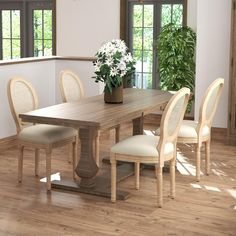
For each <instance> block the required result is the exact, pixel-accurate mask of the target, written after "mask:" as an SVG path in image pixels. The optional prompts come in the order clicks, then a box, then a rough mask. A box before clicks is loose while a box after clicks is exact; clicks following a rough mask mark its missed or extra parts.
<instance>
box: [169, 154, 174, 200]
mask: <svg viewBox="0 0 236 236" xmlns="http://www.w3.org/2000/svg"><path fill="white" fill-rule="evenodd" d="M170 197H171V198H172V199H174V198H175V158H173V159H172V160H171V161H170Z"/></svg>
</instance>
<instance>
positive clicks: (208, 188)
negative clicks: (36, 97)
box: [204, 185, 221, 192]
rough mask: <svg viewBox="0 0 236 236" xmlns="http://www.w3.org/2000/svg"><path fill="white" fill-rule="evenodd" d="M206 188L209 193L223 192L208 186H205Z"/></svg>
mask: <svg viewBox="0 0 236 236" xmlns="http://www.w3.org/2000/svg"><path fill="white" fill-rule="evenodd" d="M204 187H205V188H206V190H209V191H214V192H221V190H220V189H219V188H217V187H213V186H207V185H204Z"/></svg>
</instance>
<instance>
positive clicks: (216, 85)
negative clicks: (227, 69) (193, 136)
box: [197, 78, 224, 138]
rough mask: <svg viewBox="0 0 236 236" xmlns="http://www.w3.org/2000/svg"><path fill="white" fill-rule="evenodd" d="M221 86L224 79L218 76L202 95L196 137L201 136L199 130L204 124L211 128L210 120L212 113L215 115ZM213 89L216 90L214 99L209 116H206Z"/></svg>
mask: <svg viewBox="0 0 236 236" xmlns="http://www.w3.org/2000/svg"><path fill="white" fill-rule="evenodd" d="M223 86H224V79H223V78H218V79H216V80H215V81H213V82H212V83H211V84H210V86H209V87H208V88H207V90H206V92H205V94H204V96H203V99H202V102H201V106H200V109H199V120H198V127H197V134H198V138H200V136H201V135H200V134H201V133H202V132H201V131H202V129H203V127H204V126H205V125H207V126H208V127H209V129H210V128H211V125H212V121H213V118H214V115H215V112H216V109H217V106H218V103H219V100H220V95H221V93H222V90H223ZM216 89H217V90H216ZM214 91H216V97H215V101H214V104H213V106H212V108H211V109H212V112H211V114H210V116H209V117H207V108H208V105H209V101H210V99H211V95H212V94H213V92H214Z"/></svg>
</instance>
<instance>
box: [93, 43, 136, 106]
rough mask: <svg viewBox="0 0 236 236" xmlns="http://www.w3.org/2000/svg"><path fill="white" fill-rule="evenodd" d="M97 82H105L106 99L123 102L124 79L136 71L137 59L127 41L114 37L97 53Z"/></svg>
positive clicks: (111, 101) (110, 101)
mask: <svg viewBox="0 0 236 236" xmlns="http://www.w3.org/2000/svg"><path fill="white" fill-rule="evenodd" d="M95 57H96V60H95V61H94V62H93V64H94V67H95V74H96V76H94V77H93V78H95V82H99V81H100V82H103V83H105V88H104V101H105V102H107V103H121V102H123V85H122V83H123V79H124V78H125V77H128V76H130V75H131V74H132V73H133V72H134V71H135V61H134V59H133V57H132V55H131V53H130V52H129V50H128V48H127V46H126V44H125V42H124V41H123V40H120V39H113V40H112V41H110V42H107V43H105V44H104V45H102V47H101V48H100V49H99V50H98V52H97V53H96V55H95Z"/></svg>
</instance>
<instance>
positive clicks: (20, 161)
mask: <svg viewBox="0 0 236 236" xmlns="http://www.w3.org/2000/svg"><path fill="white" fill-rule="evenodd" d="M23 154H24V146H19V156H18V182H19V183H21V182H22V173H23Z"/></svg>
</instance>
